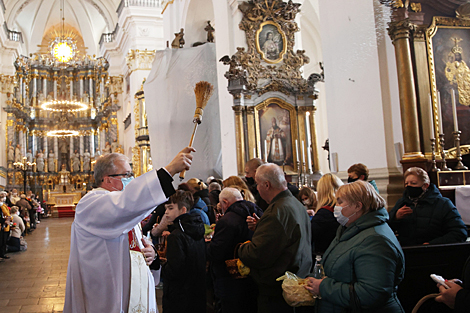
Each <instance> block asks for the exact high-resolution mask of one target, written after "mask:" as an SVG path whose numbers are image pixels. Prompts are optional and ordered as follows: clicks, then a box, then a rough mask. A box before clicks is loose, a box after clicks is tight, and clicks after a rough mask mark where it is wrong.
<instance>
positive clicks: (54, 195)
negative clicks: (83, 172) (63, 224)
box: [45, 166, 86, 217]
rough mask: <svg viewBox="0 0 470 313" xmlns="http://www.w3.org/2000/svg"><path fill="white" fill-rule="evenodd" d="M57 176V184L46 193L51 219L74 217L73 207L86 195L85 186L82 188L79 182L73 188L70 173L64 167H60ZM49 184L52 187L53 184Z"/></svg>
mask: <svg viewBox="0 0 470 313" xmlns="http://www.w3.org/2000/svg"><path fill="white" fill-rule="evenodd" d="M58 174H59V177H58V178H59V183H58V184H56V185H55V187H54V188H53V189H52V188H50V189H49V190H48V191H47V193H46V195H45V199H46V201H47V203H48V205H49V206H50V207H51V211H52V216H53V217H74V216H75V206H76V205H77V203H78V201H80V199H81V198H82V196H83V195H84V194H85V193H86V189H85V186H84V185H83V186H84V187H82V185H81V184H80V182H78V183H77V184H76V186H74V185H73V184H72V183H71V177H70V172H69V171H67V170H66V169H65V166H62V170H61V171H60V172H59V173H58ZM50 183H51V184H49V186H50V187H52V186H53V184H52V183H53V182H50ZM75 187H77V188H75ZM51 189H52V190H51Z"/></svg>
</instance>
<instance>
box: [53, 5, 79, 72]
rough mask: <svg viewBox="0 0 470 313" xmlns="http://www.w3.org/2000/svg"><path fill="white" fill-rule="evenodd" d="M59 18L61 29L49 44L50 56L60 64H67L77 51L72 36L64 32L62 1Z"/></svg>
mask: <svg viewBox="0 0 470 313" xmlns="http://www.w3.org/2000/svg"><path fill="white" fill-rule="evenodd" d="M60 4H61V7H60V15H61V16H60V17H61V20H62V27H61V28H62V29H61V31H60V33H59V34H58V36H57V37H56V38H55V39H54V40H53V41H52V42H51V43H50V45H49V47H50V49H51V50H50V51H51V54H52V56H53V57H54V58H55V59H56V60H57V61H59V62H61V63H67V62H69V61H70V60H72V59H73V58H74V57H75V54H76V53H75V52H76V51H77V45H76V42H75V41H74V40H73V38H72V37H73V34H71V33H69V32H67V33H66V32H65V15H64V9H65V5H64V0H62V1H61V3H60Z"/></svg>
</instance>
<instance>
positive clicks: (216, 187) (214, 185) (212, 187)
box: [209, 182, 222, 192]
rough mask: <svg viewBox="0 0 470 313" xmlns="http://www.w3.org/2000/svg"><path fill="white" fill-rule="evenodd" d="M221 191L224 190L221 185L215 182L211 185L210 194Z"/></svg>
mask: <svg viewBox="0 0 470 313" xmlns="http://www.w3.org/2000/svg"><path fill="white" fill-rule="evenodd" d="M220 189H222V188H220V185H219V183H216V182H213V183H211V184H210V185H209V192H211V191H212V190H220Z"/></svg>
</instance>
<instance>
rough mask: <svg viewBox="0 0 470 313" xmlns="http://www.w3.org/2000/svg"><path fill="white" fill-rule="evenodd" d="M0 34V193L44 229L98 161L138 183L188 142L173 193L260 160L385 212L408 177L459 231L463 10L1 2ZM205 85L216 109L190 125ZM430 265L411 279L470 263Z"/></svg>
mask: <svg viewBox="0 0 470 313" xmlns="http://www.w3.org/2000/svg"><path fill="white" fill-rule="evenodd" d="M0 23H1V24H3V30H0V58H1V61H2V62H1V63H0V107H1V109H0V137H4V138H5V141H4V142H3V144H1V145H0V146H3V149H0V190H7V191H11V190H13V189H15V190H17V191H18V193H22V192H24V193H27V192H28V191H31V192H32V193H33V194H35V195H37V197H38V199H39V200H40V201H41V202H42V201H44V203H45V205H44V207H45V209H46V214H45V216H44V217H47V219H45V218H44V220H45V221H44V222H43V224H48V225H49V224H50V223H51V221H53V220H54V219H56V218H58V219H59V220H60V219H61V218H73V216H74V214H75V207H76V205H77V203H78V202H79V201H80V199H81V198H82V197H83V196H84V195H85V194H86V193H87V192H89V191H90V190H92V189H93V188H94V186H95V182H94V176H93V175H94V165H95V163H96V161H97V160H98V159H99V158H100V157H101V156H103V155H107V154H109V153H114V152H117V153H122V154H124V155H125V156H127V158H128V159H129V162H130V164H131V167H132V170H133V173H134V175H135V176H136V177H138V176H140V175H143V174H144V173H146V172H148V171H151V170H152V169H159V168H161V167H163V166H164V165H166V164H167V163H168V162H169V161H171V158H172V157H173V156H174V155H176V153H178V152H179V151H180V150H181V149H183V148H184V147H186V146H188V143H189V142H190V140H191V143H192V146H193V147H194V148H195V149H196V152H195V153H194V159H193V164H192V168H191V170H190V171H188V172H187V173H186V178H185V180H188V179H190V178H194V177H195V178H199V179H201V180H202V181H206V179H207V178H208V177H211V176H212V177H214V178H216V179H226V178H227V177H230V176H240V177H242V178H243V177H244V176H245V165H246V163H247V162H248V161H249V160H250V159H253V158H259V159H261V160H262V161H264V162H270V163H275V164H277V165H279V166H280V167H282V169H283V171H284V173H285V175H286V179H287V181H288V182H290V183H291V184H292V185H295V186H297V187H298V188H299V189H300V188H301V187H304V186H308V187H311V188H313V189H315V188H316V186H317V183H318V181H319V180H320V178H321V177H322V176H323V175H324V174H326V173H334V174H335V175H337V176H338V177H339V178H340V179H341V180H343V181H344V182H346V181H347V179H348V169H349V168H350V166H351V165H353V164H357V163H362V164H365V165H366V166H367V168H368V169H369V180H374V181H375V183H376V186H377V190H378V192H379V193H380V195H381V196H382V197H384V199H385V200H386V202H387V208H388V209H389V210H391V209H392V208H393V207H394V205H395V203H396V202H397V200H398V199H400V198H401V197H402V195H403V191H404V178H403V174H404V172H405V171H406V170H407V169H409V168H411V167H419V168H422V169H424V170H425V171H426V172H427V173H428V175H429V178H430V180H431V183H433V184H434V185H436V186H437V188H438V189H439V191H440V192H441V194H442V195H443V196H444V197H447V198H449V199H451V201H452V202H453V203H454V204H455V205H456V206H457V209H458V211H459V213H460V215H461V216H462V219H463V221H464V222H465V224H466V225H470V205H469V203H470V191H469V190H470V187H469V186H470V170H468V168H469V167H470V87H469V85H468V80H469V79H470V68H469V67H468V65H467V64H466V62H470V2H467V1H466V0H411V1H410V0H406V1H405V0H367V1H347V0H336V1H327V0H296V1H291V0H48V1H44V0H0ZM200 81H206V82H208V83H210V84H211V85H212V88H213V93H212V96H211V97H210V99H209V101H208V102H207V105H206V106H205V108H204V109H203V110H199V111H198V110H196V114H195V113H194V112H195V109H196V104H197V103H196V98H195V92H194V89H195V86H196V84H197V83H198V82H200ZM196 116H198V118H196ZM196 128H197V132H196V133H195V135H194V133H193V135H194V138H191V134H192V132H193V131H195V130H196ZM193 139H194V140H193ZM179 183H180V180H179V179H178V178H177V177H175V180H174V185H175V188H176V186H177V185H178V184H179ZM70 220H71V221H72V219H70ZM60 223H62V224H63V220H62V221H61V222H60ZM43 224H39V225H37V227H38V230H39V228H41V227H45V225H44V226H43ZM62 224H61V225H62ZM41 232H42V231H41ZM33 236H36V237H38V236H40V234H39V231H36V233H35V234H32V235H31V236H27V237H26V240H28V241H29V239H28V238H29V237H31V238H33ZM41 236H42V233H41ZM67 238H69V237H67ZM31 240H32V241H31V242H30V243H29V246H30V248H31V249H29V250H31V251H27V252H25V253H29V252H31V253H33V252H34V251H35V250H34V247H33V246H32V245H33V244H34V243H35V241H36V240H38V239H34V240H35V241H33V239H31ZM67 244H68V243H64V245H67ZM433 249H435V250H426V251H424V250H423V249H421V250H420V249H417V250H409V251H408V252H405V255H406V253H409V259H407V260H409V262H410V265H409V267H408V268H410V269H413V268H415V273H418V272H419V269H420V268H421V266H420V265H421V264H422V263H421V262H422V261H423V260H424V259H426V258H429V257H430V256H431V259H434V260H436V264H434V265H433V266H441V265H442V264H443V263H442V262H444V260H440V259H439V257H437V259H436V258H435V256H436V255H437V254H440V255H442V254H446V255H447V256H448V257H449V256H450V257H451V258H452V260H453V261H452V262H450V263H451V264H453V266H454V269H453V271H454V272H452V270H449V271H447V272H445V273H443V274H446V275H447V274H448V275H449V276H450V275H453V274H454V273H456V275H459V274H460V273H461V268H462V266H463V263H464V261H465V259H466V257H468V255H469V252H470V248H469V247H468V246H467V244H465V243H462V244H460V245H459V247H458V249H457V248H455V247H454V248H452V247H449V246H446V245H442V246H439V247H436V248H433ZM407 258H408V255H407ZM438 259H439V260H438ZM439 262H440V263H439ZM4 265H5V266H6V265H7V262H5V263H4V264H0V268H1V267H2V266H4ZM407 266H408V265H407ZM456 268H458V271H456ZM65 269H66V265H64V264H61V265H59V266H58V269H57V271H56V273H57V272H61V273H62V274H63V275H65V274H64V273H63V271H65ZM48 270H49V269H48ZM455 271H456V272H455ZM53 272H54V271H53V269H52V268H51V269H50V272H48V273H53ZM441 272H444V270H442V271H441ZM410 275H411V274H410ZM416 275H418V274H416ZM405 277H406V276H405ZM414 278H415V276H413V277H411V276H410V277H408V281H412V280H413V279H414ZM449 278H450V277H449ZM428 283H429V284H431V286H430V287H429V288H430V289H432V288H433V286H434V285H432V284H434V283H433V282H432V281H431V280H429V282H428ZM15 286H16V285H15ZM57 286H61V284H60V282H58V285H57ZM57 286H56V287H57ZM28 287H31V288H32V287H34V286H28ZM2 288H4V287H3V285H2V282H0V295H1V294H2V292H3V289H2ZM15 288H17V289H18V288H19V285H18V287H15ZM402 290H404V291H402V294H405V293H408V294H412V293H413V292H414V288H413V285H412V284H411V283H408V284H405V286H404V287H403V289H402ZM55 292H57V294H56V295H55V296H54V297H55V298H61V297H62V298H63V293H61V292H62V291H61V290H59V289H57V290H55ZM419 295H421V294H419ZM399 296H400V294H399ZM404 297H405V296H404ZM416 297H417V296H416ZM416 297H411V299H407V300H406V299H405V300H401V301H402V304H403V305H404V306H405V304H406V305H408V307H409V306H410V303H412V302H414V303H416V302H417V300H416ZM14 300H15V298H12V299H11V300H10V301H12V302H13V301H14ZM418 300H419V299H418ZM61 301H63V300H58V302H57V303H58V304H59V305H58V306H56V307H54V306H50V305H48V304H47V303H42V302H38V301H36V302H38V303H35V304H34V305H36V308H35V309H34V310H39V305H43V306H42V309H44V312H52V311H54V312H59V311H60V312H61V311H62V310H61V309H60V308H59V307H60V305H63V302H61ZM404 301H405V302H404ZM407 301H408V302H407ZM1 303H2V299H0V312H4V311H5V310H6V311H5V312H26V311H24V310H22V308H21V306H20V307H18V306H15V307H14V308H15V309H13V307H12V308H10V309H5V308H2V305H1ZM32 304H33V303H32V302H31V303H29V302H24V305H25V306H27V305H32ZM5 305H6V306H7V304H5ZM16 308H17V310H16ZM42 309H41V310H42ZM15 310H16V311H15ZM31 310H33V309H31ZM36 312H43V311H36ZM410 312H411V311H410Z"/></svg>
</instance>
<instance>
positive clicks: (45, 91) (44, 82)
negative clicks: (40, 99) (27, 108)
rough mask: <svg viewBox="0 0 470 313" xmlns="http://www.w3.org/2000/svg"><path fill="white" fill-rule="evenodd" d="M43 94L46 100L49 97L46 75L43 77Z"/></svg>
mask: <svg viewBox="0 0 470 313" xmlns="http://www.w3.org/2000/svg"><path fill="white" fill-rule="evenodd" d="M42 95H43V96H44V100H46V98H47V77H46V76H44V78H43V79H42Z"/></svg>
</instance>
